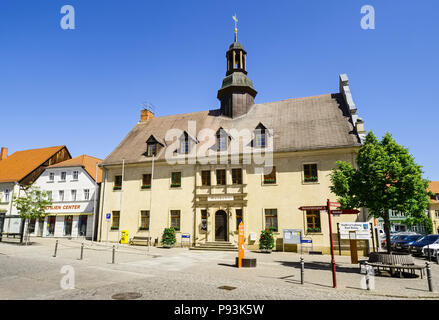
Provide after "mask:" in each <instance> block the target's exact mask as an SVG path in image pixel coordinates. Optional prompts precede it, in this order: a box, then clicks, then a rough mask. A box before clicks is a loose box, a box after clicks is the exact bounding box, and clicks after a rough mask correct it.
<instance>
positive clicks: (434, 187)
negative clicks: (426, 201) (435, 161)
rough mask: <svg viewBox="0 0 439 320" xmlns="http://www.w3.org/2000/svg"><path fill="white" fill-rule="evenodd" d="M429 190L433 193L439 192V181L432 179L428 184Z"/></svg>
mask: <svg viewBox="0 0 439 320" xmlns="http://www.w3.org/2000/svg"><path fill="white" fill-rule="evenodd" d="M428 190H430V191H431V192H433V193H439V181H431V182H430V183H429V184H428Z"/></svg>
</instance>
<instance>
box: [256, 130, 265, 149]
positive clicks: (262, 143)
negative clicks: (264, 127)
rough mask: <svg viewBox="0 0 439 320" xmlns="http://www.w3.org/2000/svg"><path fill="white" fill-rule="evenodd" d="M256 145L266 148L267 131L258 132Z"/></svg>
mask: <svg viewBox="0 0 439 320" xmlns="http://www.w3.org/2000/svg"><path fill="white" fill-rule="evenodd" d="M255 147H256V148H265V131H260V132H256V137H255Z"/></svg>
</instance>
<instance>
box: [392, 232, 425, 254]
mask: <svg viewBox="0 0 439 320" xmlns="http://www.w3.org/2000/svg"><path fill="white" fill-rule="evenodd" d="M422 237H423V235H420V234H413V235H408V236H405V237H403V238H401V239H398V240H396V241H395V242H394V243H393V246H394V249H395V250H398V251H408V250H409V246H410V245H412V244H413V243H415V242H416V241H418V240H419V239H421V238H422Z"/></svg>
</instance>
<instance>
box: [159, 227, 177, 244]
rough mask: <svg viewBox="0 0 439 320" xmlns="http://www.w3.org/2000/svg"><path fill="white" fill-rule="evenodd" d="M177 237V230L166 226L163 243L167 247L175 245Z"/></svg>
mask: <svg viewBox="0 0 439 320" xmlns="http://www.w3.org/2000/svg"><path fill="white" fill-rule="evenodd" d="M175 242H177V239H176V238H175V230H174V228H172V227H171V228H165V230H164V231H163V235H162V244H163V246H164V247H166V248H170V247H172V246H174V244H175Z"/></svg>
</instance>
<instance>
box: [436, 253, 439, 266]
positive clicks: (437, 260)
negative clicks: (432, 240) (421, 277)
mask: <svg viewBox="0 0 439 320" xmlns="http://www.w3.org/2000/svg"><path fill="white" fill-rule="evenodd" d="M438 254H439V250H436V264H439V259H438V258H437V257H438Z"/></svg>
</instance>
